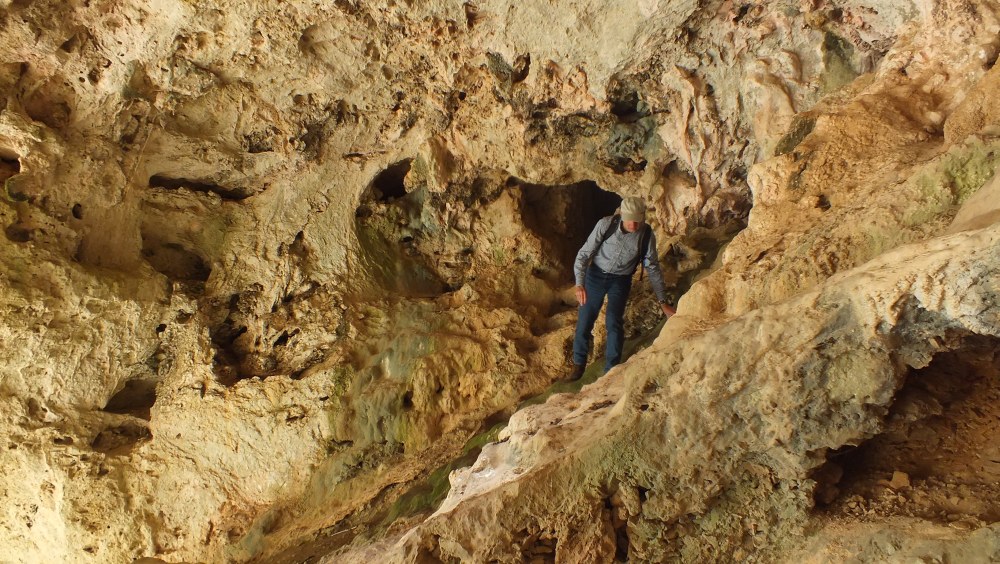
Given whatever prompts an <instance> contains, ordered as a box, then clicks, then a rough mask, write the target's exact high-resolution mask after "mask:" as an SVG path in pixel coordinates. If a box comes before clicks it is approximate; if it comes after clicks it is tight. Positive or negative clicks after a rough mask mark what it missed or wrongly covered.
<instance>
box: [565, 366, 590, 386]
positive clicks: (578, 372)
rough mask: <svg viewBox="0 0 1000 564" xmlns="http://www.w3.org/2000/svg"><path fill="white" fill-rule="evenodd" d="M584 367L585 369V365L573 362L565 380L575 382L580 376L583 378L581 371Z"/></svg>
mask: <svg viewBox="0 0 1000 564" xmlns="http://www.w3.org/2000/svg"><path fill="white" fill-rule="evenodd" d="M586 369H587V367H586V365H583V364H574V365H573V371H572V372H570V373H569V378H567V380H569V381H570V382H576V381H577V380H579V379H580V378H583V372H584V371H585V370H586Z"/></svg>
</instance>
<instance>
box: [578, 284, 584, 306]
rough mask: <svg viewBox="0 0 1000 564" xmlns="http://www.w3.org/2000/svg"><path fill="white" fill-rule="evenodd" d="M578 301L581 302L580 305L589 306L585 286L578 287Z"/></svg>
mask: <svg viewBox="0 0 1000 564" xmlns="http://www.w3.org/2000/svg"><path fill="white" fill-rule="evenodd" d="M576 301H578V302H580V305H586V304H587V290H585V289H584V288H583V286H577V287H576Z"/></svg>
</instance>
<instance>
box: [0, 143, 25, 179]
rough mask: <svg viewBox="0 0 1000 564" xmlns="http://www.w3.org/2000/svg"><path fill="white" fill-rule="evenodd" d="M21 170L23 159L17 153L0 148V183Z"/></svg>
mask: <svg viewBox="0 0 1000 564" xmlns="http://www.w3.org/2000/svg"><path fill="white" fill-rule="evenodd" d="M20 172H21V161H20V159H18V157H17V155H16V154H14V153H10V152H7V151H4V150H3V149H0V183H3V182H6V181H7V179H8V178H10V177H12V176H14V175H16V174H20Z"/></svg>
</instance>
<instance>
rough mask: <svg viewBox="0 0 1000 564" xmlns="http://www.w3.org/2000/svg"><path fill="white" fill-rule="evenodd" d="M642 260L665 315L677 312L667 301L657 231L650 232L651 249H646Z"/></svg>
mask: <svg viewBox="0 0 1000 564" xmlns="http://www.w3.org/2000/svg"><path fill="white" fill-rule="evenodd" d="M650 229H652V227H650ZM642 260H643V262H644V263H645V265H646V272H649V284H650V286H652V287H653V293H654V294H656V300H657V301H658V302H660V309H662V310H663V315H666V316H667V317H670V316H671V315H673V314H675V313H677V310H676V309H674V308H673V307H671V306H670V304H668V303H667V288H666V284H664V283H663V271H662V270H660V258H659V256H658V254H657V252H656V233H650V234H649V249H647V250H646V256H644V257H642Z"/></svg>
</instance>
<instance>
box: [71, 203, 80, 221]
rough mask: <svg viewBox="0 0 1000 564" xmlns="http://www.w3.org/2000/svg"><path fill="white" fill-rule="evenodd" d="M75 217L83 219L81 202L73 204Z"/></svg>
mask: <svg viewBox="0 0 1000 564" xmlns="http://www.w3.org/2000/svg"><path fill="white" fill-rule="evenodd" d="M72 211H73V217H75V218H76V219H83V206H82V205H80V204H73V210H72Z"/></svg>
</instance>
